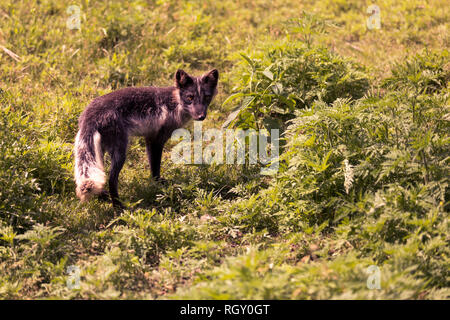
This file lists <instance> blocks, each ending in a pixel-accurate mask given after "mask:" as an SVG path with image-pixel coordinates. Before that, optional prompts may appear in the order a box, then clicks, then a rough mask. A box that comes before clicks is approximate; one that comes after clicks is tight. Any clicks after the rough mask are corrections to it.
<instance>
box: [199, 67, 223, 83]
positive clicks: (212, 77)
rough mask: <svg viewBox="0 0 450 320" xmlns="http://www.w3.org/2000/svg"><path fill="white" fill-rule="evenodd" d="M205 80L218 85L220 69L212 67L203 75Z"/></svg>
mask: <svg viewBox="0 0 450 320" xmlns="http://www.w3.org/2000/svg"><path fill="white" fill-rule="evenodd" d="M202 78H203V82H204V83H208V84H209V83H210V84H211V85H214V86H215V85H217V81H218V80H219V71H218V70H217V69H212V70H211V71H208V72H207V73H205V74H204V75H203V77H202Z"/></svg>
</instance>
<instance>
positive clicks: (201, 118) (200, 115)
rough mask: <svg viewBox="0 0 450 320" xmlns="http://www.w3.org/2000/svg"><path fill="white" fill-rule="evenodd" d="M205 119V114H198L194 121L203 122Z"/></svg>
mask: <svg viewBox="0 0 450 320" xmlns="http://www.w3.org/2000/svg"><path fill="white" fill-rule="evenodd" d="M205 118H206V112H203V113H200V114H199V115H197V117H195V120H198V121H203V120H205Z"/></svg>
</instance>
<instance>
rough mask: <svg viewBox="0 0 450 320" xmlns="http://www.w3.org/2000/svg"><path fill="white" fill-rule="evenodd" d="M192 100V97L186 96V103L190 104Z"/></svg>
mask: <svg viewBox="0 0 450 320" xmlns="http://www.w3.org/2000/svg"><path fill="white" fill-rule="evenodd" d="M192 100H194V96H192V95H189V96H186V101H187V102H192Z"/></svg>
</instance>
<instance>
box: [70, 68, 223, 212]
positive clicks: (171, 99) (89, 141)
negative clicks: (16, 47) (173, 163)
mask: <svg viewBox="0 0 450 320" xmlns="http://www.w3.org/2000/svg"><path fill="white" fill-rule="evenodd" d="M218 80H219V71H218V70H217V69H212V70H210V71H208V72H206V73H204V74H203V75H201V76H198V77H196V76H191V75H189V74H188V73H187V72H185V71H184V70H182V69H179V70H177V71H176V73H175V76H174V85H173V86H171V87H153V86H149V87H127V88H122V89H119V90H116V91H113V92H110V93H108V94H106V95H103V96H99V97H96V98H95V99H93V100H92V101H91V102H90V103H89V105H88V106H87V107H86V108H85V109H84V111H83V112H82V113H81V115H80V117H79V119H78V132H77V135H76V137H75V143H74V158H75V170H74V171H75V172H74V173H75V182H76V195H77V197H78V198H79V199H80V201H82V202H84V201H88V200H89V199H91V198H92V197H93V196H98V197H99V198H100V199H102V200H106V201H111V202H112V205H113V207H116V208H120V209H123V208H124V205H123V204H122V202H121V200H120V198H119V193H118V182H119V173H120V171H121V170H122V168H123V165H124V163H125V160H126V151H127V146H128V141H129V139H130V137H131V136H138V137H144V139H145V145H146V152H147V159H148V162H149V165H150V170H151V175H152V177H153V179H155V180H161V179H162V178H161V177H160V170H161V157H162V152H163V148H164V145H165V143H166V142H167V140H168V139H169V138H170V137H171V135H172V133H173V131H175V130H176V129H179V128H181V127H183V126H184V125H185V124H186V123H187V122H188V121H189V120H192V119H193V120H196V121H203V120H204V119H205V118H206V114H207V109H208V106H209V105H210V103H211V101H212V100H213V98H214V97H215V96H216V94H217V84H218ZM105 153H108V154H109V155H110V157H111V166H110V172H109V177H108V185H109V193H108V192H107V191H106V190H105V188H104V187H105V184H106V180H107V178H106V174H105V170H104V162H103V160H104V155H105Z"/></svg>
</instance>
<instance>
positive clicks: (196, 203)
mask: <svg viewBox="0 0 450 320" xmlns="http://www.w3.org/2000/svg"><path fill="white" fill-rule="evenodd" d="M73 4H75V5H78V6H79V8H80V10H81V11H80V14H81V15H80V25H81V29H80V30H76V29H74V30H71V29H69V28H67V25H66V23H67V19H68V18H69V17H70V16H71V15H73V14H74V13H73V11H70V12H67V8H68V7H69V6H70V5H73ZM370 4H371V3H369V2H367V3H366V2H364V1H356V0H354V1H353V0H352V1H321V2H315V1H309V0H308V1H302V2H300V1H265V0H260V1H248V0H239V1H228V0H225V1H213V0H209V1H190V2H179V1H172V0H161V1H128V0H127V1H121V2H113V1H96V2H95V3H94V2H91V1H88V0H83V1H80V2H78V3H72V2H69V1H67V2H66V1H56V0H55V1H52V0H42V1H39V2H38V3H36V2H34V1H22V2H20V3H17V2H15V1H10V0H5V1H2V3H1V4H0V110H1V111H0V298H3V299H5V298H8V299H34V298H39V299H47V298H62V299H111V298H118V299H136V298H139V299H140V298H148V299H174V298H177V299H179V298H182V299H185V298H187V299H355V298H356V299H449V297H450V289H449V282H450V274H449V270H450V259H449V253H450V252H449V251H450V249H449V248H450V243H449V242H450V234H449V221H448V213H449V209H450V203H449V200H450V189H449V177H450V166H449V161H450V158H449V155H450V136H449V133H450V106H449V98H450V92H449V86H448V84H449V81H450V64H449V52H448V51H447V50H445V49H443V48H448V47H449V36H448V31H447V30H448V21H450V19H449V12H448V9H447V5H446V2H444V1H429V2H423V1H406V0H400V1H393V0H382V1H379V2H377V3H376V4H377V5H378V6H379V7H380V10H381V29H379V30H376V29H375V30H368V29H367V27H366V25H365V21H366V19H367V18H368V17H369V15H370V14H368V13H366V10H367V7H368V6H369V5H370ZM212 67H215V68H218V69H219V70H220V77H221V78H220V87H219V95H218V96H217V97H216V98H215V100H214V102H213V104H212V105H211V107H210V109H211V111H210V113H209V114H208V118H207V120H205V123H204V127H215V128H217V127H218V124H223V127H229V128H240V129H248V128H253V129H263V128H266V129H272V128H279V129H281V131H282V135H281V136H280V138H281V141H280V142H281V143H280V145H281V150H280V159H279V164H280V168H279V172H278V173H277V174H276V175H275V176H261V175H260V168H261V165H230V164H227V165H225V164H224V165H177V164H174V163H173V162H171V160H170V148H171V146H172V145H173V143H172V145H171V144H169V145H168V146H167V147H166V150H165V153H164V159H163V168H162V175H163V176H164V178H165V179H167V183H161V182H155V181H153V180H152V179H151V177H150V170H149V168H148V164H147V160H146V155H145V146H144V144H143V141H141V140H139V139H135V140H134V141H133V142H132V144H131V147H130V150H129V152H128V160H127V162H126V164H125V167H124V170H123V171H122V172H121V177H120V180H119V181H120V185H119V188H120V193H121V196H122V199H123V200H124V202H125V203H126V204H127V206H128V209H127V210H125V211H124V212H123V213H121V214H118V213H117V212H115V211H114V210H113V208H112V207H111V205H110V204H107V203H103V202H100V201H97V200H94V201H91V202H89V203H80V202H79V201H78V199H77V198H76V196H75V192H74V189H75V186H74V182H73V157H72V148H73V141H74V137H75V135H76V131H77V119H78V116H79V115H80V113H81V111H82V110H83V108H84V107H85V106H86V105H87V104H88V103H89V101H90V100H91V99H92V98H94V97H95V96H98V95H101V94H105V93H107V92H110V91H112V90H115V89H117V88H120V87H124V86H131V85H133V86H145V85H158V86H163V85H170V84H171V83H172V78H173V74H174V72H175V71H176V70H177V69H178V68H183V69H185V70H187V71H189V72H192V73H193V74H199V73H202V72H204V71H205V70H207V69H208V68H212ZM191 127H192V124H191V125H190V128H191ZM108 161H109V160H108V159H107V166H108ZM73 266H76V267H77V268H79V269H78V270H79V276H80V281H79V287H72V286H70V285H68V283H69V284H70V283H72V282H71V281H72V280H73V273H71V272H70V270H71V269H73ZM370 266H376V267H377V268H378V270H379V275H380V276H381V281H380V288H379V289H370V285H369V286H368V281H369V280H370V279H373V278H371V277H372V276H373V273H371V271H370V270H372V269H371V268H369V267H370Z"/></svg>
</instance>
